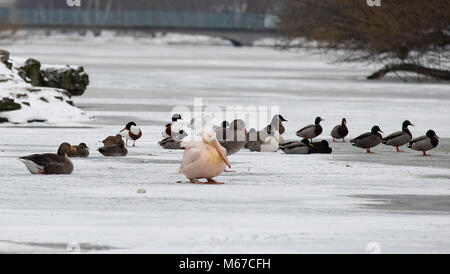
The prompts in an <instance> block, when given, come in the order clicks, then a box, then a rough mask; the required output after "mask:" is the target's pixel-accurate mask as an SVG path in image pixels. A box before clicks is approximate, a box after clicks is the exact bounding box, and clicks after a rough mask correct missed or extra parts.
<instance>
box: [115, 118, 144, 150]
mask: <svg viewBox="0 0 450 274" xmlns="http://www.w3.org/2000/svg"><path fill="white" fill-rule="evenodd" d="M120 135H122V137H124V138H125V140H126V141H125V145H126V146H128V140H132V141H133V146H135V144H136V140H137V139H139V138H141V137H142V130H141V129H140V128H138V127H137V126H136V123H135V122H129V123H128V124H127V125H126V126H125V128H124V129H122V130H121V131H120Z"/></svg>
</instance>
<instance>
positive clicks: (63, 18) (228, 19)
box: [0, 9, 277, 31]
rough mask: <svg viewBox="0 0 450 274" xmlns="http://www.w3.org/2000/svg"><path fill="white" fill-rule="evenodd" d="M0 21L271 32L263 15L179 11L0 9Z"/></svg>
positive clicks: (270, 20) (269, 18)
mask: <svg viewBox="0 0 450 274" xmlns="http://www.w3.org/2000/svg"><path fill="white" fill-rule="evenodd" d="M0 21H1V22H5V23H12V24H20V25H24V26H70V27H76V26H82V27H87V26H88V27H93V26H94V27H110V28H114V27H130V28H132V27H141V28H145V27H148V28H158V27H159V28H186V29H227V30H250V31H251V30H254V31H264V30H274V29H276V27H277V17H276V16H274V15H267V14H248V13H242V14H238V13H228V12H223V13H213V12H179V11H173V12H170V11H169V12H168V11H139V10H128V11H103V10H81V9H52V10H50V9H48V10H47V9H43V10H40V9H21V10H17V9H0Z"/></svg>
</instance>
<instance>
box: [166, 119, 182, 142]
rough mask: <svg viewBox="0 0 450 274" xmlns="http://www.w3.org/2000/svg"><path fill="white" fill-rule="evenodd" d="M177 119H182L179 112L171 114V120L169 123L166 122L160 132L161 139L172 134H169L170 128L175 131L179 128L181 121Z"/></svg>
mask: <svg viewBox="0 0 450 274" xmlns="http://www.w3.org/2000/svg"><path fill="white" fill-rule="evenodd" d="M179 120H183V118H182V117H181V115H180V114H178V113H175V114H173V115H172V122H171V123H169V124H166V129H165V130H164V131H163V132H162V137H163V139H165V138H168V137H170V136H172V134H171V132H172V128H173V129H174V130H175V131H179V130H181V128H182V127H183V125H182V124H181V122H179Z"/></svg>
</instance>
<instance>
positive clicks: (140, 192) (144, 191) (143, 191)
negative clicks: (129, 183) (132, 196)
mask: <svg viewBox="0 0 450 274" xmlns="http://www.w3.org/2000/svg"><path fill="white" fill-rule="evenodd" d="M137 193H139V194H145V193H147V190H145V189H143V188H139V189H138V190H137Z"/></svg>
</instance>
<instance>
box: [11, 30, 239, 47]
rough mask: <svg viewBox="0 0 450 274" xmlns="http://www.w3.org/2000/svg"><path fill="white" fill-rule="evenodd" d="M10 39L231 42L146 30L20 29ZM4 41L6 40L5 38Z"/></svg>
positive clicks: (208, 37)
mask: <svg viewBox="0 0 450 274" xmlns="http://www.w3.org/2000/svg"><path fill="white" fill-rule="evenodd" d="M10 40H11V41H9V42H14V43H35V42H36V41H38V42H39V43H42V42H43V41H45V42H47V43H53V42H70V43H91V44H109V43H111V42H114V43H118V42H120V43H140V44H146V45H196V46H230V45H232V43H231V42H230V41H228V40H226V39H222V38H219V37H212V36H208V35H194V34H183V33H170V32H169V33H166V32H156V33H146V32H133V33H131V32H127V33H120V32H115V31H102V32H101V33H100V35H95V34H94V33H92V32H90V31H87V32H86V33H79V32H65V33H62V32H57V31H53V32H46V31H42V30H21V31H18V32H17V33H15V34H14V36H13V37H12V38H10ZM5 42H8V41H6V40H5Z"/></svg>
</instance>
